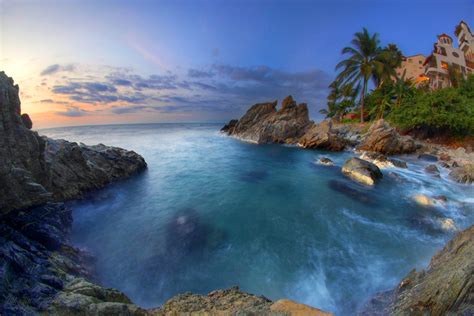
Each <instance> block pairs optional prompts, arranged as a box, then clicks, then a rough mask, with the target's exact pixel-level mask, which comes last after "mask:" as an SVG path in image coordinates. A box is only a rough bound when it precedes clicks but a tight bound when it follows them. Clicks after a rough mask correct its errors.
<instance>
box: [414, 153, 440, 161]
mask: <svg viewBox="0 0 474 316" xmlns="http://www.w3.org/2000/svg"><path fill="white" fill-rule="evenodd" d="M418 159H420V160H424V161H429V162H436V161H438V157H436V156H435V155H430V154H421V155H418Z"/></svg>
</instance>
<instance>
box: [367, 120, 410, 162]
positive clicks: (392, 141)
mask: <svg viewBox="0 0 474 316" xmlns="http://www.w3.org/2000/svg"><path fill="white" fill-rule="evenodd" d="M358 149H359V150H365V151H375V152H379V153H382V154H385V155H394V154H409V153H412V152H414V151H415V150H416V149H417V146H416V144H415V142H414V141H413V139H412V138H411V137H409V136H401V135H400V134H398V132H397V131H396V130H395V129H394V128H393V127H390V125H389V124H388V123H387V122H385V121H384V120H383V119H381V120H378V121H377V122H375V123H373V124H372V125H371V126H370V128H369V130H368V132H367V135H366V136H365V138H364V139H363V141H362V143H361V144H360V145H359V147H358Z"/></svg>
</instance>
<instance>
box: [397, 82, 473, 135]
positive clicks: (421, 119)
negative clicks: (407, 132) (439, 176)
mask: <svg viewBox="0 0 474 316" xmlns="http://www.w3.org/2000/svg"><path fill="white" fill-rule="evenodd" d="M413 90H414V92H413V96H411V97H409V98H406V99H405V100H404V101H403V102H402V103H401V104H400V106H398V107H393V108H392V109H391V111H390V113H389V116H388V120H389V121H390V122H392V123H393V124H395V125H396V126H399V127H400V128H403V129H426V130H432V131H439V132H445V133H449V134H453V135H458V136H464V135H474V75H471V76H469V77H468V78H467V80H464V79H462V80H461V81H460V83H459V87H458V88H454V87H452V88H444V89H440V90H436V91H432V92H423V91H422V90H420V89H416V88H414V89H413Z"/></svg>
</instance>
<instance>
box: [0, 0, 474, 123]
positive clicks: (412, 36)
mask: <svg viewBox="0 0 474 316" xmlns="http://www.w3.org/2000/svg"><path fill="white" fill-rule="evenodd" d="M461 20H465V21H466V22H467V23H469V24H470V25H471V28H473V27H474V0H445V1H439V0H426V1H425V0H420V1H415V0H411V1H405V0H400V1H395V0H377V1H375V0H361V1H355V0H354V1H350V0H333V1H330V0H320V1H318V0H313V1H306V0H293V1H278V0H275V1H269V0H260V1H257V0H254V1H252V0H240V1H237V0H229V1H225V0H213V1H211V0H209V1H201V0H174V1H159V0H157V1H151V0H149V1H145V0H134V1H131V0H130V1H121V0H117V1H112V0H95V1H89V0H82V1H79V0H0V70H3V71H5V72H6V74H7V75H8V76H10V77H13V78H14V80H15V82H16V83H18V84H19V86H20V97H21V100H22V111H23V112H26V113H29V114H30V116H31V117H32V120H33V122H34V128H36V129H39V128H47V127H55V126H72V125H89V124H116V123H119V124H122V123H151V122H225V121H228V120H230V119H232V118H238V117H240V116H241V115H242V114H243V113H245V110H246V109H247V108H248V107H249V106H251V105H252V104H255V103H258V102H265V101H274V100H279V101H281V100H282V98H284V97H285V96H286V95H290V94H291V95H292V96H293V97H294V99H295V100H296V101H297V102H298V103H300V102H305V103H307V104H308V106H309V109H310V116H311V118H312V119H315V120H318V119H321V117H320V114H319V113H318V111H319V109H321V108H324V107H325V104H326V100H325V99H326V96H327V93H328V88H327V87H328V85H329V84H330V82H331V81H332V80H333V79H334V77H335V76H336V71H335V69H334V68H335V65H336V64H337V63H338V62H339V61H340V60H341V59H342V58H343V57H342V56H341V54H340V52H341V50H342V48H343V47H344V46H347V45H349V43H350V41H351V39H352V37H353V34H354V33H355V32H357V31H360V30H361V29H362V28H363V27H366V28H367V29H368V30H369V32H371V33H372V32H377V33H379V34H380V39H381V41H382V44H383V45H386V44H388V43H395V44H397V45H398V46H399V48H400V49H401V50H402V52H403V53H404V54H405V55H407V56H409V55H414V54H418V53H422V54H425V55H429V54H430V52H431V50H432V48H433V43H434V42H435V41H436V35H437V34H441V33H447V34H450V35H451V36H454V34H453V33H454V28H455V26H456V25H457V24H458V23H459V22H460V21H461Z"/></svg>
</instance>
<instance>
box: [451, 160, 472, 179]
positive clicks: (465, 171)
mask: <svg viewBox="0 0 474 316" xmlns="http://www.w3.org/2000/svg"><path fill="white" fill-rule="evenodd" d="M453 166H454V164H453ZM449 176H450V177H451V178H453V179H454V180H456V181H457V182H459V183H473V182H474V164H467V165H464V166H462V167H453V170H452V171H451V172H450V173H449Z"/></svg>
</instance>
